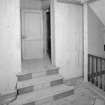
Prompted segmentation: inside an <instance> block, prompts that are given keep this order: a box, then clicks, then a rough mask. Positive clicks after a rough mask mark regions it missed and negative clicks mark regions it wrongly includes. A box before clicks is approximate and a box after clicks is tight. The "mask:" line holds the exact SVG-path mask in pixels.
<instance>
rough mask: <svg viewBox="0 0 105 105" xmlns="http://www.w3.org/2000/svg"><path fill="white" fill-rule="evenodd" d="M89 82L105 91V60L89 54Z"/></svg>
mask: <svg viewBox="0 0 105 105" xmlns="http://www.w3.org/2000/svg"><path fill="white" fill-rule="evenodd" d="M88 81H89V82H91V83H92V84H94V85H96V86H97V87H99V88H100V89H103V90H105V58H102V57H99V56H95V55H92V54H88Z"/></svg>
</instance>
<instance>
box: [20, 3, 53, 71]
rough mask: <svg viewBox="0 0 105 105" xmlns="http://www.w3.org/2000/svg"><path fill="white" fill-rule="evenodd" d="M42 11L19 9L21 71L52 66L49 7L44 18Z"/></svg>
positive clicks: (39, 69) (40, 69)
mask: <svg viewBox="0 0 105 105" xmlns="http://www.w3.org/2000/svg"><path fill="white" fill-rule="evenodd" d="M24 2H26V1H24ZM21 8H22V7H21ZM43 11H44V10H43V9H40V10H35V9H21V62H22V72H40V71H43V70H47V68H50V67H51V68H52V67H53V66H54V65H53V64H52V62H51V61H52V57H51V19H50V18H51V16H50V8H49V7H48V9H47V11H46V12H45V15H44V16H45V18H46V19H44V18H43ZM44 32H45V35H44ZM45 44H46V45H45Z"/></svg>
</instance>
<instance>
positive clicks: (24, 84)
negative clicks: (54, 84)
mask: <svg viewBox="0 0 105 105" xmlns="http://www.w3.org/2000/svg"><path fill="white" fill-rule="evenodd" d="M58 79H63V77H62V76H61V75H59V74H55V75H49V76H42V77H38V78H33V79H29V80H27V81H19V82H18V85H17V88H24V87H28V86H32V85H38V84H41V83H47V82H50V81H53V80H58Z"/></svg>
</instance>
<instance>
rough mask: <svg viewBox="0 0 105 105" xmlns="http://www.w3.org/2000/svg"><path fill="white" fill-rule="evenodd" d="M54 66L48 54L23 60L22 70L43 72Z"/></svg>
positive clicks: (25, 71)
mask: <svg viewBox="0 0 105 105" xmlns="http://www.w3.org/2000/svg"><path fill="white" fill-rule="evenodd" d="M51 67H53V65H52V64H51V61H50V59H49V58H48V57H47V56H46V57H44V58H42V59H31V60H23V61H22V72H23V73H27V72H41V71H43V70H46V69H48V68H51Z"/></svg>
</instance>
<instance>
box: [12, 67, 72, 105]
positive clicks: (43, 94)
mask: <svg viewBox="0 0 105 105" xmlns="http://www.w3.org/2000/svg"><path fill="white" fill-rule="evenodd" d="M17 79H18V83H17V98H16V100H15V101H13V102H12V103H11V104H10V105H50V104H51V103H52V102H55V101H57V100H60V99H62V98H65V97H70V96H72V95H73V94H74V87H73V86H66V85H64V82H63V81H64V80H63V77H62V76H61V75H60V74H59V68H56V67H53V68H50V69H49V70H46V71H42V72H37V73H25V74H23V73H22V74H18V75H17Z"/></svg>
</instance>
